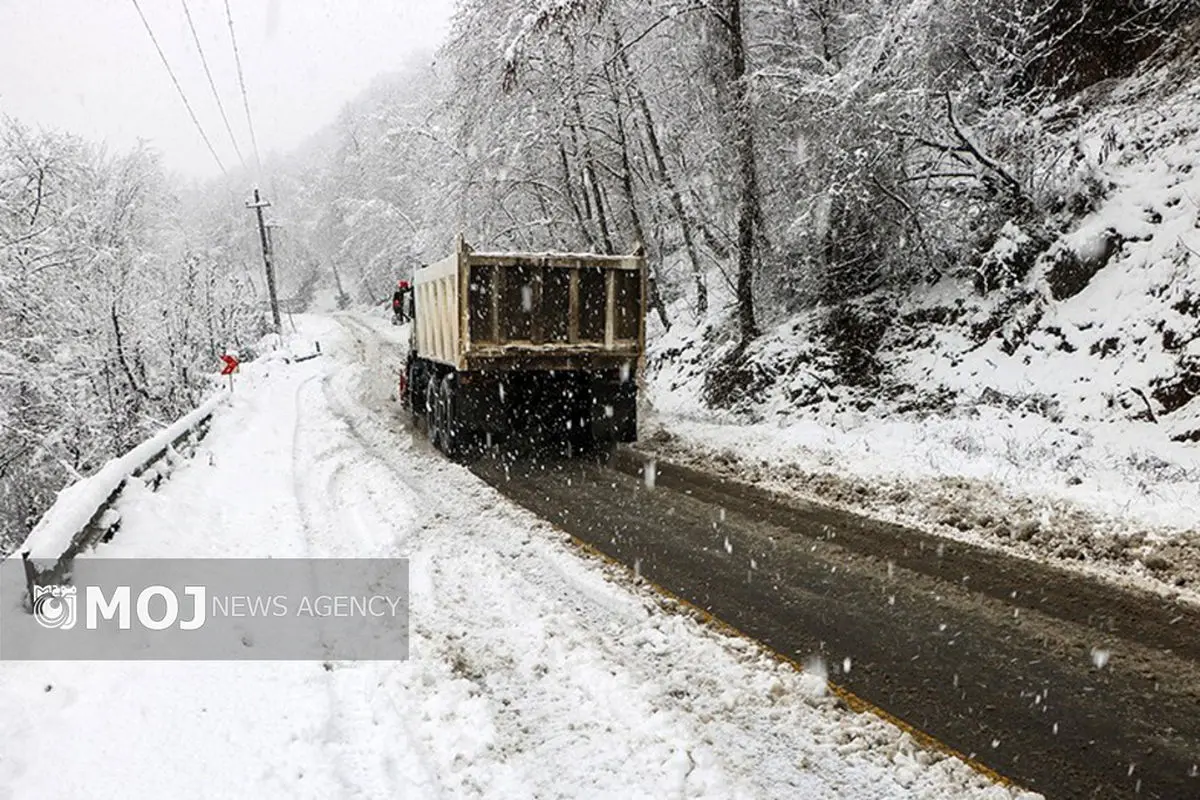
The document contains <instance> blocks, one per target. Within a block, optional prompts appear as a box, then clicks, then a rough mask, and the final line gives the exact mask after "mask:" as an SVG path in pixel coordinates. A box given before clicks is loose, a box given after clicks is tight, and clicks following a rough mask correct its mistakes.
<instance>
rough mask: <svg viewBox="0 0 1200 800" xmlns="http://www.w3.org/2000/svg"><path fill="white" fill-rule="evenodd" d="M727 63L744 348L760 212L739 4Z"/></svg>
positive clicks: (733, 3) (734, 5)
mask: <svg viewBox="0 0 1200 800" xmlns="http://www.w3.org/2000/svg"><path fill="white" fill-rule="evenodd" d="M729 60H730V79H731V82H732V89H733V98H734V109H733V114H734V136H735V146H736V147H737V158H738V195H739V198H738V247H737V311H738V331H739V333H740V334H741V339H742V343H743V344H745V343H747V342H749V341H750V340H751V339H753V338H755V337H756V336H758V323H757V322H756V321H755V318H754V237H755V227H756V223H757V221H758V218H759V211H758V170H757V167H756V164H755V159H754V131H753V121H752V120H751V109H750V92H749V87H748V86H747V83H746V42H745V39H744V32H743V28H742V2H741V0H729Z"/></svg>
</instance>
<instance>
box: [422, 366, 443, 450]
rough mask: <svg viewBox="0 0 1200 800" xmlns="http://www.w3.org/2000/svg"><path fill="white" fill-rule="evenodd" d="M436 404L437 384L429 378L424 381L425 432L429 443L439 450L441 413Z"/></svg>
mask: <svg viewBox="0 0 1200 800" xmlns="http://www.w3.org/2000/svg"><path fill="white" fill-rule="evenodd" d="M438 406H439V403H438V391H437V385H436V384H435V383H434V382H433V379H432V378H430V379H429V380H427V381H425V432H426V434H427V435H428V436H429V443H430V444H432V445H433V446H434V447H436V448H438V449H439V450H440V449H441V447H442V446H441V442H440V436H439V430H438V429H439V427H440V426H441V421H442V420H441V416H442V415H441V413H440V409H439V407H438Z"/></svg>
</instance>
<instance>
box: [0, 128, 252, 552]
mask: <svg viewBox="0 0 1200 800" xmlns="http://www.w3.org/2000/svg"><path fill="white" fill-rule="evenodd" d="M231 199H232V200H236V201H237V206H234V205H233V203H231V202H230V201H231ZM220 201H224V202H226V203H230V205H231V208H238V207H240V199H238V198H230V196H229V195H228V194H224V193H222V195H221V197H220V198H219V200H218V202H220ZM188 205H189V209H188V213H187V214H183V213H182V211H181V208H182V206H181V200H180V198H178V197H175V196H173V195H172V193H171V191H170V189H169V182H168V179H167V177H166V176H165V175H164V174H163V172H162V170H161V169H160V167H159V164H158V161H157V158H156V157H155V156H154V155H153V154H152V153H150V152H149V151H147V150H144V149H139V150H136V151H134V152H132V153H127V154H123V155H113V154H109V153H105V152H103V151H102V150H100V149H97V148H95V147H92V146H90V145H88V144H86V143H84V142H82V141H80V140H78V139H76V138H74V137H71V136H68V135H65V134H58V133H53V132H36V131H34V130H31V129H30V128H28V127H24V126H22V125H21V124H19V123H17V122H14V121H12V120H8V121H4V122H2V123H0V384H2V387H3V388H2V389H0V478H2V480H0V509H3V514H2V515H0V542H4V543H6V544H11V543H14V542H16V541H19V540H20V539H22V538H24V534H25V533H28V529H29V526H30V524H31V523H32V522H33V521H34V520H36V518H37V516H38V515H40V514H41V512H42V511H44V510H45V509H46V508H47V507H48V506H49V504H50V502H52V501H53V499H54V496H55V494H56V493H57V492H58V490H59V489H61V488H62V487H63V486H64V485H66V484H68V483H70V482H72V481H73V480H75V479H77V478H78V477H80V476H82V475H87V474H89V473H90V472H92V471H93V470H95V469H96V468H98V467H99V466H101V465H103V464H104V462H105V461H107V460H108V459H110V458H112V457H113V456H114V455H117V454H120V453H122V452H124V451H126V450H128V449H129V448H130V447H132V446H133V445H135V444H137V443H138V442H140V441H142V440H143V439H145V438H146V437H147V435H148V434H149V433H150V432H152V431H157V430H158V429H159V428H161V427H162V425H163V424H165V423H169V422H171V421H173V420H174V419H176V418H177V417H179V416H180V415H181V414H182V413H183V412H186V411H188V410H190V409H192V408H193V407H194V406H195V404H196V403H197V401H198V400H199V399H200V398H201V397H202V396H203V394H204V393H205V392H206V391H207V390H208V388H209V386H208V384H209V380H210V378H209V375H210V373H211V372H212V363H213V362H214V360H215V358H216V355H217V353H219V352H221V351H222V349H223V348H224V347H234V346H236V345H237V344H239V343H245V342H250V341H253V340H254V338H255V337H256V336H260V335H261V334H262V333H263V332H264V328H263V327H262V315H261V312H260V310H259V309H258V308H257V305H258V303H257V299H256V297H255V292H254V291H253V290H251V289H249V287H248V286H246V285H245V282H246V280H247V278H246V276H245V273H244V269H245V267H244V261H243V260H242V257H241V253H240V252H239V249H238V248H237V247H236V243H237V242H238V240H239V236H240V235H241V232H240V231H236V229H235V228H233V224H234V223H235V222H244V220H242V219H235V218H234V214H236V213H237V212H236V211H229V212H228V213H226V212H224V211H222V210H217V209H218V208H219V206H217V205H211V206H210V210H211V213H210V214H208V215H206V214H205V213H204V207H205V205H206V203H205V202H193V203H189V204H188ZM244 213H245V212H244V210H242V214H244ZM235 231H236V232H235ZM250 233H251V231H249V230H247V231H246V235H247V236H248V235H249V234H250ZM259 282H260V283H261V280H260V281H259ZM7 549H8V548H7V547H6V548H5V550H6V551H7Z"/></svg>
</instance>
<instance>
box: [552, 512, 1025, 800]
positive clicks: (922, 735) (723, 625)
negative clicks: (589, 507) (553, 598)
mask: <svg viewBox="0 0 1200 800" xmlns="http://www.w3.org/2000/svg"><path fill="white" fill-rule="evenodd" d="M560 530H561V528H560ZM567 536H570V538H571V541H572V543H574V545H575V547H577V548H578V549H580V550H582V551H583V552H584V553H586V554H588V555H590V556H592V557H593V558H598V559H599V560H600V561H602V562H604V563H605V564H608V565H609V566H612V567H615V568H617V569H619V570H620V571H622V572H625V573H633V572H634V571H633V570H632V569H631V568H630V567H629V565H627V564H625V563H623V562H621V561H618V560H617V559H615V558H613V557H612V556H610V555H608V554H607V553H604V552H602V551H600V550H599V549H598V548H596V546H595V545H592V544H589V543H588V542H585V541H583V540H582V539H580V538H578V537H576V536H573V535H572V534H569V533H568V534H567ZM634 574H635V575H637V577H638V578H640V579H641V580H642V581H643V582H644V583H645V584H646V585H647V586H649V587H650V588H651V589H653V590H654V591H655V592H657V593H658V594H659V595H661V596H662V597H664V598H666V599H668V600H670V601H671V602H673V603H677V604H678V605H680V606H682V607H683V608H685V609H687V610H689V611H690V612H691V613H692V614H694V615H695V616H697V617H699V618H700V620H701V621H702V622H704V623H705V624H706V625H708V626H709V627H711V628H713V629H714V630H716V631H718V632H720V633H724V634H726V635H727V636H734V637H737V638H739V639H745V640H747V641H750V642H753V643H754V644H755V645H756V646H757V647H759V648H760V649H762V650H763V651H764V652H765V653H766V654H767V655H769V656H771V657H772V658H774V659H775V660H776V661H779V662H780V663H783V664H787V665H788V666H790V667H791V668H792V669H794V670H796V671H797V672H801V673H803V672H804V671H805V669H804V666H803V665H802V664H800V663H799V662H798V661H796V659H794V658H792V657H791V656H789V655H786V654H784V653H780V652H779V651H777V650H775V649H774V648H772V647H771V646H770V645H767V644H766V643H764V642H761V641H759V640H758V639H756V638H754V637H753V636H750V635H749V634H746V633H744V632H742V631H740V630H738V629H737V628H735V627H734V626H732V625H730V624H729V623H728V622H725V621H724V620H722V619H718V618H717V617H715V616H713V614H712V613H711V612H710V611H707V610H705V609H703V608H700V607H699V606H698V605H696V604H695V603H692V602H691V601H689V600H685V599H684V598H682V597H680V596H679V595H677V594H675V593H674V592H672V591H671V590H670V589H667V588H664V587H662V586H659V585H658V584H657V583H655V582H654V581H650V580H647V579H646V578H645V577H643V576H641V575H640V574H637V573H634ZM826 683H827V684H828V686H829V691H830V693H831V694H833V695H834V696H836V697H838V698H840V699H841V700H842V702H844V703H845V704H846V705H847V706H848V707H849V708H850V710H852V711H854V712H856V713H860V714H861V713H863V712H869V713H871V714H874V715H875V716H876V717H878V718H879V719H881V720H883V721H884V722H887V723H890V724H892V725H895V726H896V727H897V728H899V729H900V730H902V731H904V732H905V733H907V734H908V735H909V736H911V737H912V738H913V740H914V741H916V742H917V744H919V745H920V746H921V747H923V748H925V749H926V750H933V751H935V752H938V753H942V754H943V755H946V756H950V757H951V758H956V759H958V760H959V761H962V762H963V763H964V764H966V765H967V766H968V767H970V768H971V769H973V770H975V771H976V772H977V773H979V774H980V775H982V776H983V777H985V778H987V779H988V780H990V781H992V782H993V783H996V784H999V785H1000V786H1004V787H1006V788H1010V789H1022V788H1023V787H1021V786H1019V785H1018V784H1016V783H1015V782H1014V781H1013V780H1012V779H1011V778H1006V777H1005V776H1003V775H1001V774H1000V773H999V772H996V771H995V770H994V769H992V768H991V767H989V766H987V765H986V764H983V763H981V762H979V761H977V760H975V759H974V758H971V757H970V756H967V755H965V754H964V753H961V752H959V751H958V750H955V749H954V748H953V747H951V746H950V745H948V744H946V743H945V742H942V741H941V740H939V739H936V738H934V737H933V736H931V735H930V734H928V733H926V732H925V731H923V730H921V729H919V728H916V727H914V726H913V725H911V724H910V723H908V722H905V721H904V720H902V719H900V718H899V717H897V716H896V715H894V714H891V713H889V712H887V711H884V710H883V709H882V708H880V707H879V706H877V705H875V704H874V703H872V702H870V701H869V700H864V699H863V698H861V697H859V696H858V695H856V694H854V692H852V691H850V690H849V689H847V688H846V687H844V686H839V685H838V684H836V683H834V682H833V681H831V680H826Z"/></svg>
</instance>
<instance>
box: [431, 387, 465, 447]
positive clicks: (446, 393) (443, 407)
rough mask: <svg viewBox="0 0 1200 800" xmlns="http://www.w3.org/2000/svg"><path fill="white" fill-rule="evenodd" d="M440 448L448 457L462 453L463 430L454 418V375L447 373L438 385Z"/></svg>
mask: <svg viewBox="0 0 1200 800" xmlns="http://www.w3.org/2000/svg"><path fill="white" fill-rule="evenodd" d="M437 395H438V398H437V399H438V422H439V423H440V424H439V425H438V449H440V450H441V451H442V452H443V453H445V454H446V457H447V458H451V459H455V458H458V457H459V456H460V455H462V440H463V436H462V431H460V430H459V427H458V423H457V421H455V419H454V376H453V375H446V376H445V377H443V378H442V382H441V385H440V386H439V387H438V393H437Z"/></svg>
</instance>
